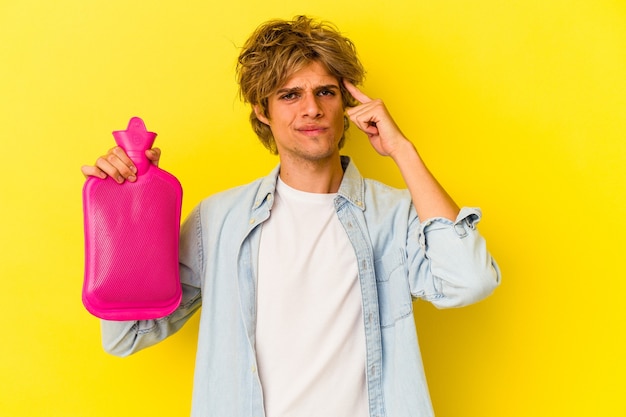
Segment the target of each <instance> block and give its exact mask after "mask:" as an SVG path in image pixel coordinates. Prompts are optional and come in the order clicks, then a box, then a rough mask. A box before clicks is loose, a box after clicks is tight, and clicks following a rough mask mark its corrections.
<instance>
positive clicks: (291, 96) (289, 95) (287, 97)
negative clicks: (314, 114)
mask: <svg viewBox="0 0 626 417" xmlns="http://www.w3.org/2000/svg"><path fill="white" fill-rule="evenodd" d="M296 97H297V94H296V93H287V94H283V95H282V96H280V99H281V100H293V99H295V98H296Z"/></svg>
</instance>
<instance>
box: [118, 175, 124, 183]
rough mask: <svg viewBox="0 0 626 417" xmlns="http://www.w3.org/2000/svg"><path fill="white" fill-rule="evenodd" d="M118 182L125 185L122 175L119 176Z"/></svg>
mask: <svg viewBox="0 0 626 417" xmlns="http://www.w3.org/2000/svg"><path fill="white" fill-rule="evenodd" d="M117 182H119V183H120V184H121V183H123V182H124V178H122V176H121V175H118V177H117Z"/></svg>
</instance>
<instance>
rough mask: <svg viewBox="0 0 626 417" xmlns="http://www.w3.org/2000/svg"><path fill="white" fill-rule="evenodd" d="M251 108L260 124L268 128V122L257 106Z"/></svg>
mask: <svg viewBox="0 0 626 417" xmlns="http://www.w3.org/2000/svg"><path fill="white" fill-rule="evenodd" d="M252 108H253V109H254V114H256V118H257V119H259V120H260V121H261V122H262V123H264V124H266V125H268V126H269V125H270V120H269V119H268V118H267V117H265V115H264V114H263V111H262V110H261V107H260V106H259V105H258V104H255V105H254V106H252Z"/></svg>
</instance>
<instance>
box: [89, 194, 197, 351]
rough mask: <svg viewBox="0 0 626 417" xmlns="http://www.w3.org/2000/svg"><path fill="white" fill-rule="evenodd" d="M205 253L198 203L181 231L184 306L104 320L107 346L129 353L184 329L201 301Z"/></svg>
mask: <svg viewBox="0 0 626 417" xmlns="http://www.w3.org/2000/svg"><path fill="white" fill-rule="evenodd" d="M203 256H204V255H203V248H202V228H201V220H200V210H199V206H198V207H196V208H195V209H194V210H193V211H192V212H191V213H190V214H189V216H188V217H187V219H186V220H185V222H184V223H183V225H182V227H181V231H180V251H179V264H180V280H181V284H182V290H183V296H182V300H181V303H180V306H179V307H178V308H177V309H176V310H175V311H174V312H173V313H172V314H170V315H169V316H167V317H163V318H159V319H155V320H141V321H107V320H101V333H102V345H103V347H104V350H105V351H106V352H108V353H110V354H113V355H116V356H128V355H130V354H131V353H134V352H137V351H139V350H141V349H144V348H146V347H149V346H152V345H154V344H156V343H158V342H160V341H161V340H163V339H165V338H166V337H168V336H170V335H172V334H174V333H176V332H177V331H178V330H180V328H181V327H183V325H184V324H185V323H186V322H187V320H188V319H189V318H190V317H191V316H192V315H193V313H194V312H195V311H196V310H198V308H200V305H201V296H200V294H201V290H200V281H201V276H202V268H203Z"/></svg>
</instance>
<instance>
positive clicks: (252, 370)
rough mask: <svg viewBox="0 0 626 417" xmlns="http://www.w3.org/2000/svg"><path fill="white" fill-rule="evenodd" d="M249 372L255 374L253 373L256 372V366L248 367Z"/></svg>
mask: <svg viewBox="0 0 626 417" xmlns="http://www.w3.org/2000/svg"><path fill="white" fill-rule="evenodd" d="M250 371H251V372H252V373H255V372H256V366H254V365H252V366H251V367H250Z"/></svg>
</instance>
